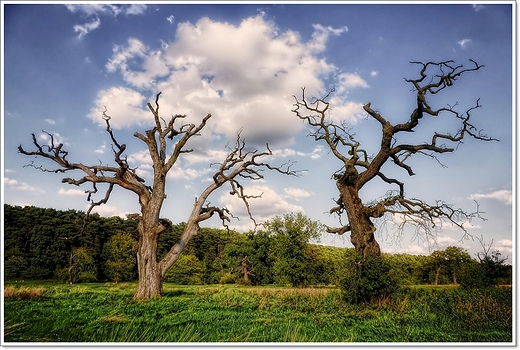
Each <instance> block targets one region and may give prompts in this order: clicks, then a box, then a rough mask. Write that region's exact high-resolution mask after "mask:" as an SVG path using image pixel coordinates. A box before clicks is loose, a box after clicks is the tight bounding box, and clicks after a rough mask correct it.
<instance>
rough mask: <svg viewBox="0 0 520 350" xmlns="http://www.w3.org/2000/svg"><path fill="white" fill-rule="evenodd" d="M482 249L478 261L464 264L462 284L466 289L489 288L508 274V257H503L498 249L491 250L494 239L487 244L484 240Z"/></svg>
mask: <svg viewBox="0 0 520 350" xmlns="http://www.w3.org/2000/svg"><path fill="white" fill-rule="evenodd" d="M480 244H481V245H482V251H481V252H478V253H477V259H478V262H477V261H473V263H471V264H467V265H466V266H464V268H463V270H462V275H461V283H460V284H461V286H462V287H463V288H465V289H472V288H488V287H492V286H496V285H498V282H499V280H500V279H502V278H503V277H506V276H507V275H508V268H507V266H505V265H504V262H505V261H506V260H507V257H505V258H504V257H502V254H501V253H500V252H499V251H498V250H493V251H491V246H492V245H493V241H491V244H490V245H489V246H486V245H485V244H484V243H483V242H482V240H480Z"/></svg>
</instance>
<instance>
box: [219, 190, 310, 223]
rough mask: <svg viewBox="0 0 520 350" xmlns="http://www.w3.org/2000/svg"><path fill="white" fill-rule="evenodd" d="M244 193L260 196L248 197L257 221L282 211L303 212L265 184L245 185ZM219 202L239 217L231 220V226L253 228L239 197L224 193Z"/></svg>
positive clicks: (267, 218)
mask: <svg viewBox="0 0 520 350" xmlns="http://www.w3.org/2000/svg"><path fill="white" fill-rule="evenodd" d="M244 193H245V194H247V195H252V196H261V198H256V199H255V198H252V199H249V206H250V208H251V212H252V213H253V216H254V218H255V220H256V221H257V222H258V223H263V222H265V221H267V220H269V219H271V218H273V217H275V216H276V215H281V214H283V213H291V212H293V213H298V212H302V213H303V212H304V210H303V208H302V207H301V206H299V205H295V204H291V203H289V202H288V201H287V200H286V199H284V198H283V197H282V196H281V195H280V194H278V193H277V192H276V191H274V190H273V189H271V188H269V187H268V186H265V185H255V186H251V187H247V188H245V189H244ZM220 203H221V204H222V206H224V207H226V208H227V209H229V210H230V211H231V212H232V213H233V215H235V216H238V217H239V218H240V221H239V222H237V221H236V220H234V221H233V223H232V224H233V225H230V227H231V228H234V229H240V230H247V229H253V228H254V224H253V223H252V222H250V221H249V216H248V213H247V208H246V207H245V205H244V203H243V202H242V200H241V199H240V198H238V197H236V196H231V195H229V194H227V193H225V194H223V195H222V196H221V197H220Z"/></svg>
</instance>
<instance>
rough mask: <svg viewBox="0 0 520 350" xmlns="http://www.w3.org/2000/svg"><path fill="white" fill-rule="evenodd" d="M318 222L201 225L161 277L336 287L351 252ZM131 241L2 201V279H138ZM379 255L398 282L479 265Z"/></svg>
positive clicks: (69, 215) (107, 224)
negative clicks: (236, 227) (329, 240)
mask: <svg viewBox="0 0 520 350" xmlns="http://www.w3.org/2000/svg"><path fill="white" fill-rule="evenodd" d="M319 225H320V224H319V223H317V222H313V221H312V220H310V219H309V218H307V217H306V216H304V215H303V214H301V213H298V214H286V215H283V216H279V217H276V218H275V219H273V220H271V221H269V222H268V223H267V225H266V226H265V227H264V229H261V230H257V231H256V232H254V231H250V232H246V233H239V232H236V231H233V230H229V231H228V230H225V229H216V228H202V229H201V231H200V232H199V233H198V234H197V236H195V237H194V238H193V240H192V241H191V242H190V243H189V244H188V246H187V247H186V249H185V251H184V252H183V253H182V255H181V257H180V258H179V260H178V261H177V262H176V264H175V265H174V266H172V268H170V269H169V270H168V272H167V273H166V276H165V278H164V280H165V281H166V282H173V283H177V284H215V283H221V284H225V283H238V284H246V285H268V284H283V285H292V286H311V285H314V286H316V285H339V284H340V283H341V281H340V280H341V278H342V276H344V275H345V271H346V269H347V268H348V266H347V262H348V261H349V260H351V259H349V257H353V256H354V255H355V250H354V249H353V248H340V247H333V246H325V245H320V244H316V243H313V242H316V241H317V240H318V237H319V231H320V229H319ZM183 227H184V223H179V224H172V225H171V226H170V227H169V229H168V230H167V231H165V232H164V233H162V234H161V236H160V239H159V242H158V259H161V258H162V257H163V256H164V255H165V254H166V253H167V251H168V249H170V247H171V246H172V245H173V244H174V243H175V242H177V241H178V239H179V237H180V235H181V233H182V230H183ZM136 243H137V230H136V221H134V220H130V219H123V218H120V217H117V216H116V217H110V218H104V217H101V216H99V215H98V214H91V215H89V216H88V217H86V216H85V213H84V212H81V211H76V210H67V211H60V210H56V209H44V208H38V207H33V206H26V207H19V206H12V205H9V204H5V205H4V279H5V280H21V279H24V280H61V281H63V282H67V283H80V282H104V281H113V282H123V281H133V280H136V278H137V263H136V253H135V249H136ZM493 254H495V255H494V258H493V259H495V260H496V261H498V260H500V258H501V257H500V253H499V252H493ZM496 254H498V256H497V255H496ZM382 259H383V260H384V261H385V262H386V264H387V265H388V266H389V267H390V274H391V275H392V276H393V278H395V279H396V280H397V281H398V283H399V284H401V285H418V284H458V283H460V276H461V274H462V275H463V274H464V271H472V268H473V267H475V266H476V265H477V264H478V263H479V262H478V261H477V260H478V259H475V257H471V256H470V255H469V254H468V253H467V252H466V251H465V250H463V249H461V248H459V247H448V248H446V249H445V250H437V251H434V252H432V253H431V254H430V255H428V256H425V255H410V254H385V253H383V254H382ZM495 265H496V266H495V267H496V268H497V269H498V270H497V271H494V272H493V274H494V276H497V279H496V280H495V281H494V282H493V283H499V284H511V280H512V269H511V266H509V265H502V264H501V263H500V264H495ZM493 266H494V265H493Z"/></svg>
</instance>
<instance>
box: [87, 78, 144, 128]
mask: <svg viewBox="0 0 520 350" xmlns="http://www.w3.org/2000/svg"><path fill="white" fill-rule="evenodd" d="M144 102H145V101H144V97H143V96H142V95H141V94H140V93H138V92H137V91H135V90H132V89H128V88H124V87H118V88H117V87H115V88H110V89H108V90H102V91H100V92H99V94H98V99H97V101H96V105H97V107H95V108H92V110H91V111H90V114H89V117H90V118H91V119H92V120H94V121H96V122H97V123H99V124H101V125H103V124H105V121H104V120H103V117H102V116H103V111H104V110H105V106H106V108H107V112H106V114H107V115H109V116H110V118H111V119H110V125H111V126H112V127H113V128H116V129H117V128H122V127H124V126H129V125H132V124H138V125H146V124H149V123H151V122H152V121H153V117H152V118H150V112H149V111H148V112H147V111H145V110H144V109H143V104H144Z"/></svg>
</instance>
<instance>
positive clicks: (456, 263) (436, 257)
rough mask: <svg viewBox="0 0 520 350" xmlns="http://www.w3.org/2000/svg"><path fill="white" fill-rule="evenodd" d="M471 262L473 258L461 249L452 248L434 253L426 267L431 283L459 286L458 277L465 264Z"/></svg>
mask: <svg viewBox="0 0 520 350" xmlns="http://www.w3.org/2000/svg"><path fill="white" fill-rule="evenodd" d="M471 260H472V259H471V256H470V255H469V254H468V253H467V252H466V251H465V250H464V249H462V248H460V247H454V246H450V247H447V248H446V249H445V250H436V251H434V252H433V253H432V254H430V256H429V259H428V263H427V264H426V266H425V267H426V269H427V270H428V271H429V282H432V281H433V284H434V285H439V284H449V283H452V284H458V279H457V276H458V275H459V274H460V271H461V269H462V267H463V266H464V264H467V263H468V262H469V261H471Z"/></svg>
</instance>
